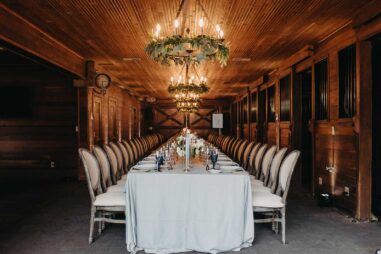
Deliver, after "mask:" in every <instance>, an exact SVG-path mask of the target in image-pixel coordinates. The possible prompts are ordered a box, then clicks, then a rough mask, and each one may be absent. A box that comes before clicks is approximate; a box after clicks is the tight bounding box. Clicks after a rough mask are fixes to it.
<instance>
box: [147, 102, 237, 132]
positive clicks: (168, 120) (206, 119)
mask: <svg viewBox="0 0 381 254" xmlns="http://www.w3.org/2000/svg"><path fill="white" fill-rule="evenodd" d="M223 105H225V108H223ZM226 105H229V103H228V102H226V101H219V100H207V101H204V102H203V103H202V104H201V107H200V109H199V110H198V111H197V112H196V113H192V114H190V115H189V116H188V117H187V122H188V127H189V128H190V129H192V130H193V131H195V132H197V133H198V134H199V135H200V136H202V137H206V136H207V135H208V134H209V133H210V132H218V129H212V114H213V113H219V112H220V113H221V112H222V113H223V114H224V115H225V118H224V119H227V120H230V113H231V112H230V107H228V108H227V107H226ZM152 109H153V112H154V130H155V131H157V132H159V133H161V134H163V135H164V136H166V137H170V136H172V135H174V134H175V133H177V132H178V131H180V130H181V129H182V128H184V127H185V121H186V119H185V115H184V114H181V113H179V112H178V111H177V109H176V106H175V104H174V103H173V102H172V101H171V100H162V101H158V102H157V103H155V104H153V105H152ZM226 116H228V117H226ZM221 132H224V133H225V134H226V135H230V134H231V123H230V122H229V123H225V122H224V129H223V130H221Z"/></svg>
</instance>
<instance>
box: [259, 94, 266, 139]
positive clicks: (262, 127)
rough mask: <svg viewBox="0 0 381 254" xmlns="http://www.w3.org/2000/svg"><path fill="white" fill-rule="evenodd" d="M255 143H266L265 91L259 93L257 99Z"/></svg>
mask: <svg viewBox="0 0 381 254" xmlns="http://www.w3.org/2000/svg"><path fill="white" fill-rule="evenodd" d="M257 126H258V127H257V141H258V142H261V143H266V141H267V138H266V137H267V133H266V90H262V91H260V92H259V98H258V125H257Z"/></svg>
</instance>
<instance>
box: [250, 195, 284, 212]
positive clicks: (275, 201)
mask: <svg viewBox="0 0 381 254" xmlns="http://www.w3.org/2000/svg"><path fill="white" fill-rule="evenodd" d="M252 197H253V207H254V210H255V207H262V208H282V207H284V204H283V203H282V198H281V197H280V196H278V195H275V194H272V193H268V192H253V195H252Z"/></svg>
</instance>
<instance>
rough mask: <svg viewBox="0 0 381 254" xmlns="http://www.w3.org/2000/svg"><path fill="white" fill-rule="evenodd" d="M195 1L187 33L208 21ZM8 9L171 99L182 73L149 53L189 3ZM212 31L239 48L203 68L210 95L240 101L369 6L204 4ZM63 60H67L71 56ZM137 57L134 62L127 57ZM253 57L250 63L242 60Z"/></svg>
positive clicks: (80, 2)
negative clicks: (172, 84)
mask: <svg viewBox="0 0 381 254" xmlns="http://www.w3.org/2000/svg"><path fill="white" fill-rule="evenodd" d="M197 1H198V0H188V2H189V8H188V11H187V15H188V16H189V18H188V20H191V21H192V22H190V24H189V25H187V27H190V29H191V30H192V31H195V30H197V28H195V27H197V26H196V25H197V21H198V19H199V18H200V17H201V16H202V15H204V12H203V11H202V7H201V6H200V5H199V4H197ZM2 2H3V3H4V4H5V5H6V6H7V7H8V8H10V9H11V10H13V11H14V12H16V13H17V14H19V15H20V16H22V17H23V18H25V19H26V20H28V21H29V22H31V23H32V24H34V25H35V26H37V27H39V28H40V29H41V30H43V31H45V32H46V33H47V34H49V35H50V36H52V37H53V38H55V39H56V40H58V41H60V42H61V43H63V44H64V45H66V46H67V47H68V48H70V49H72V50H73V51H75V52H76V53H78V55H80V56H82V57H83V58H85V59H88V60H94V61H95V62H96V64H97V66H98V67H99V68H102V69H104V70H106V71H107V72H108V73H109V74H111V75H112V77H113V80H114V81H116V82H117V83H118V85H120V86H123V87H127V88H129V89H130V90H133V91H135V92H136V93H137V94H139V95H140V96H154V97H160V98H163V97H168V96H169V95H168V93H167V84H168V81H169V78H170V77H171V76H172V75H173V76H177V75H178V72H179V68H176V67H174V66H172V67H166V66H161V65H159V64H158V63H156V62H153V61H152V60H151V59H150V58H149V57H148V56H147V54H146V53H145V52H144V48H145V46H146V44H147V43H148V41H149V38H150V34H152V29H153V28H154V27H155V25H156V24H157V23H160V24H161V26H162V34H164V35H166V34H171V33H172V32H173V21H174V19H175V17H176V13H177V11H178V9H179V6H180V2H181V0H155V1H153V0H129V1H127V0H125V1H122V0H102V1H98V0H70V1H69V0H65V1H63V0H34V1H25V0H3V1H2ZM199 2H200V3H201V5H202V6H203V8H204V9H205V11H206V14H207V16H205V15H204V19H205V22H206V27H205V29H204V30H205V31H206V32H207V33H214V27H215V24H217V23H218V24H220V25H221V27H222V29H223V30H224V32H225V35H226V36H225V38H226V40H227V41H229V42H230V44H231V54H230V61H229V62H228V66H227V67H225V68H221V67H220V66H219V65H218V64H217V63H207V64H202V65H201V66H200V68H199V69H200V70H199V73H201V74H203V75H205V76H206V77H207V78H208V83H209V85H210V87H211V90H210V92H209V93H208V94H206V96H205V97H207V98H217V97H227V96H235V95H237V94H238V93H240V92H242V91H243V90H244V89H245V88H246V87H247V86H248V84H249V83H250V82H252V81H253V80H255V79H257V78H258V77H260V76H261V75H263V74H265V73H267V72H269V71H271V70H273V69H274V68H276V67H277V66H279V64H280V63H281V62H282V61H284V60H285V59H287V58H288V57H289V56H290V55H292V54H293V53H295V52H297V51H298V50H300V49H302V48H303V47H304V46H306V45H308V44H315V43H317V42H319V41H321V40H323V39H324V38H326V37H327V36H329V35H330V34H332V33H333V32H335V31H336V30H337V29H340V28H341V27H343V26H346V25H348V24H349V23H350V21H351V17H352V16H353V15H354V13H355V12H356V10H357V9H359V8H360V7H361V6H363V5H364V4H366V3H368V2H369V0H293V1H291V0H255V1H254V0H236V1H234V0H199ZM61 57H65V56H64V55H63V56H61ZM126 58H132V59H134V60H132V61H126V60H124V59H126ZM237 58H250V59H251V60H250V61H234V59H237Z"/></svg>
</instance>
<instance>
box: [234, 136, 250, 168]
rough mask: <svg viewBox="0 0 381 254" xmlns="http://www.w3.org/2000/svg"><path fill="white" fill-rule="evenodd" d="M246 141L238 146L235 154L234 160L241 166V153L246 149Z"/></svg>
mask: <svg viewBox="0 0 381 254" xmlns="http://www.w3.org/2000/svg"><path fill="white" fill-rule="evenodd" d="M247 142H248V141H247V140H246V139H245V140H244V141H243V142H242V143H241V144H240V146H239V147H238V149H237V153H236V154H235V158H236V161H237V162H238V163H239V164H241V165H242V153H243V150H244V148H245V147H246V145H247Z"/></svg>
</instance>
